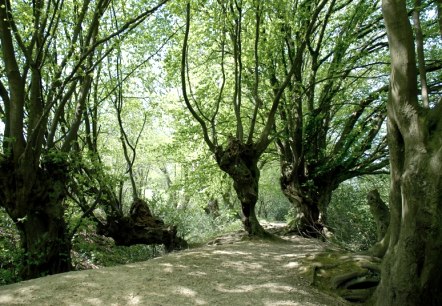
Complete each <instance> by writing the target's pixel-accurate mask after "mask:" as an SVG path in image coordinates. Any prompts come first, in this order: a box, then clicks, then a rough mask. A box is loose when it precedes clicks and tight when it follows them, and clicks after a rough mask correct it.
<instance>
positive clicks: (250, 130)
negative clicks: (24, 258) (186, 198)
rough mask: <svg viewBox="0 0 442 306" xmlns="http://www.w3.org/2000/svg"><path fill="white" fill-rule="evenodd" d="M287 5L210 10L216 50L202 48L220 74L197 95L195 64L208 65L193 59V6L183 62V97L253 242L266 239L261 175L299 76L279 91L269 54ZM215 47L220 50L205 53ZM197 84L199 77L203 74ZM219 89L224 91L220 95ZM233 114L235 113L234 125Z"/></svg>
mask: <svg viewBox="0 0 442 306" xmlns="http://www.w3.org/2000/svg"><path fill="white" fill-rule="evenodd" d="M284 4H285V1H278V5H274V4H271V7H268V5H269V4H267V3H261V2H260V1H238V0H232V1H224V2H223V1H217V2H215V1H212V2H210V3H208V4H207V7H208V8H207V9H210V10H211V11H204V12H202V13H201V14H200V16H209V17H208V19H206V20H201V22H202V24H203V25H206V24H209V25H210V26H211V27H210V29H207V28H206V29H204V30H202V31H204V35H206V38H205V40H207V41H208V42H209V43H204V44H203V45H201V42H199V44H200V49H199V50H198V55H197V56H199V57H200V58H201V57H204V59H203V61H205V64H203V65H204V67H205V68H204V69H205V70H206V71H207V67H208V66H207V65H208V63H210V64H212V66H211V68H212V67H213V68H214V69H216V71H217V72H216V77H215V80H213V76H210V74H212V73H213V71H210V72H209V74H208V75H207V74H206V75H204V73H205V72H206V71H203V72H202V74H203V76H202V78H203V82H202V83H203V84H201V85H200V86H199V87H197V88H196V89H193V88H192V86H194V85H195V84H194V82H192V75H190V70H191V69H190V68H191V67H190V64H189V61H190V59H193V60H194V61H195V62H199V64H202V63H201V61H198V58H196V57H195V56H194V57H189V56H188V54H189V52H190V49H191V45H190V44H189V36H190V21H191V18H190V4H187V7H186V28H185V36H184V43H183V48H182V57H181V84H182V94H183V97H184V101H185V104H186V107H187V108H188V110H189V111H190V113H191V114H192V116H193V118H194V119H195V120H196V121H197V122H198V123H199V125H200V127H201V130H202V134H203V137H204V140H205V142H206V144H207V146H208V147H209V150H210V151H211V152H212V153H213V154H214V156H215V159H216V162H217V164H218V166H219V167H220V168H221V170H223V171H224V172H226V173H227V174H228V175H229V176H230V177H231V178H232V180H233V186H234V189H235V191H236V194H237V196H238V199H239V200H240V202H241V207H242V212H243V215H244V219H243V223H244V227H245V229H246V230H247V232H248V233H249V234H250V235H258V236H259V235H265V231H264V230H263V228H262V226H261V225H260V224H259V222H258V219H257V217H256V213H255V206H256V202H257V200H258V182H259V176H260V171H259V169H258V161H259V159H260V157H261V155H262V154H263V153H264V151H265V150H266V148H267V147H268V146H269V144H270V143H271V141H272V135H271V132H272V128H273V125H274V122H275V114H276V111H277V109H278V105H279V102H280V100H281V97H282V95H283V93H284V91H285V89H286V87H287V85H288V84H289V81H290V79H291V77H292V75H293V72H294V70H293V69H289V72H288V73H287V74H286V75H284V76H283V77H282V81H281V83H280V84H278V85H276V84H274V83H273V84H272V82H271V80H270V78H269V77H270V73H269V68H268V67H269V65H268V64H269V61H270V58H269V57H268V56H267V55H268V54H265V52H264V51H263V49H265V48H266V47H268V41H269V40H270V37H271V36H272V35H278V32H279V31H280V26H277V27H273V26H272V25H273V21H272V19H273V18H275V15H274V11H277V12H278V13H281V12H282V10H283V9H284ZM198 9H200V10H202V8H198ZM210 16H212V17H210ZM199 30H200V31H201V29H199ZM209 44H210V45H209ZM213 45H214V46H216V47H215V48H216V49H215V50H210V47H209V49H203V48H201V47H203V46H213ZM206 55H207V58H206V57H205V56H206ZM213 65H216V66H217V67H216V68H215V66H213ZM194 66H195V65H194ZM209 70H210V69H209ZM200 72H201V71H200ZM194 78H195V79H197V78H198V77H197V74H195V76H194ZM204 78H205V79H204ZM230 80H233V81H230ZM214 83H215V84H214ZM217 83H218V84H217ZM214 87H215V88H216V87H217V89H216V90H213V88H214ZM209 89H210V90H211V91H210V92H208V90H209ZM269 92H274V93H275V94H274V97H270V96H269ZM226 99H229V100H230V102H227V101H226ZM228 111H232V112H233V114H234V117H233V118H231V117H229V115H228Z"/></svg>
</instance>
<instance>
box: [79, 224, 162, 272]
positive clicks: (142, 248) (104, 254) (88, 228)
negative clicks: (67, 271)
mask: <svg viewBox="0 0 442 306" xmlns="http://www.w3.org/2000/svg"><path fill="white" fill-rule="evenodd" d="M72 246H73V249H72V264H73V266H74V268H75V269H76V270H84V269H95V268H98V267H110V266H115V265H121V264H127V263H132V262H138V261H144V260H148V259H151V258H153V257H157V256H159V255H161V254H163V253H164V248H163V246H157V245H133V246H129V247H126V246H116V245H115V244H114V242H113V240H112V239H111V238H107V237H104V236H100V235H97V234H96V231H95V226H94V225H93V224H92V223H90V222H89V223H88V224H85V225H84V226H82V227H81V229H80V230H79V231H78V233H77V234H76V235H75V236H74V239H73V244H72Z"/></svg>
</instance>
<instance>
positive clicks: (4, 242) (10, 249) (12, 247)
mask: <svg viewBox="0 0 442 306" xmlns="http://www.w3.org/2000/svg"><path fill="white" fill-rule="evenodd" d="M22 259H23V252H22V250H21V248H20V237H19V234H18V232H17V229H16V227H15V224H14V222H13V221H12V220H11V218H9V216H8V215H7V214H6V212H5V211H4V209H3V208H0V285H6V284H11V283H15V282H18V281H20V277H19V276H18V274H19V271H20V268H21V262H22Z"/></svg>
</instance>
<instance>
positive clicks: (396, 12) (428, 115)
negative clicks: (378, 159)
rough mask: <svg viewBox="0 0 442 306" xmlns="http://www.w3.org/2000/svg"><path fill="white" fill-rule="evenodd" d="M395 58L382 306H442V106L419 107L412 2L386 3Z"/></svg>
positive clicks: (390, 103)
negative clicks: (409, 18)
mask: <svg viewBox="0 0 442 306" xmlns="http://www.w3.org/2000/svg"><path fill="white" fill-rule="evenodd" d="M382 12H383V16H384V20H385V25H386V29H387V35H388V41H389V45H390V55H391V65H392V68H391V82H390V83H391V85H390V96H389V101H388V107H387V110H388V141H389V143H388V144H389V149H390V164H391V189H390V210H391V212H390V213H391V219H390V228H389V231H390V237H389V245H388V249H387V252H386V254H385V257H384V259H383V263H382V279H381V283H380V284H379V287H378V290H377V292H376V298H377V301H376V302H377V305H379V306H381V305H382V306H386V305H403V306H416V305H442V291H441V290H440V289H441V288H442V262H441V260H440V256H441V254H442V222H441V220H442V205H441V203H442V193H441V190H442V150H441V147H442V120H441V118H442V105H441V104H440V102H439V105H436V107H434V108H432V109H430V108H424V107H422V106H421V105H420V104H419V102H418V88H417V71H416V59H415V52H414V42H413V32H412V30H411V26H410V22H409V20H408V13H407V8H406V4H405V1H400V0H383V1H382Z"/></svg>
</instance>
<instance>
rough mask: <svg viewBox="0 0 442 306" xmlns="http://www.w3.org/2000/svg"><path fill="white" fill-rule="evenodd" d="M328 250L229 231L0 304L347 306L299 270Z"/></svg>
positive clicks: (5, 289) (12, 295) (39, 285)
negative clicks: (204, 241) (192, 245)
mask: <svg viewBox="0 0 442 306" xmlns="http://www.w3.org/2000/svg"><path fill="white" fill-rule="evenodd" d="M273 226H274V225H273ZM330 248H333V246H332V245H330V244H328V243H324V242H320V241H318V240H313V239H305V238H301V237H298V236H290V237H284V240H282V239H281V240H272V241H268V240H250V239H247V238H246V239H245V238H244V233H234V234H231V235H227V236H222V237H220V238H217V239H215V240H213V241H211V242H210V243H208V244H206V245H203V246H200V247H198V248H193V249H188V250H184V251H180V252H173V253H169V254H167V255H164V256H162V257H158V258H155V259H152V260H148V261H145V262H139V263H133V264H127V265H122V266H116V267H110V268H102V269H96V270H85V271H75V272H69V273H63V274H58V275H52V276H46V277H42V278H38V279H33V280H29V281H25V282H20V283H16V284H12V285H6V286H2V287H0V305H54V306H55V305H57V306H58V305H229V306H234V305H269V306H270V305H272V306H277V305H299V306H316V305H318V306H319V305H329V306H338V305H350V304H349V303H347V302H345V301H344V300H343V299H340V298H338V297H335V296H331V295H327V294H325V293H323V292H321V291H319V290H318V289H316V288H315V287H314V286H312V279H311V278H312V277H311V276H310V275H311V273H310V272H309V271H310V270H309V269H307V268H306V267H305V264H304V261H305V260H306V259H308V258H312V257H315V256H317V255H319V254H323V253H324V252H327V250H329V249H330Z"/></svg>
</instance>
